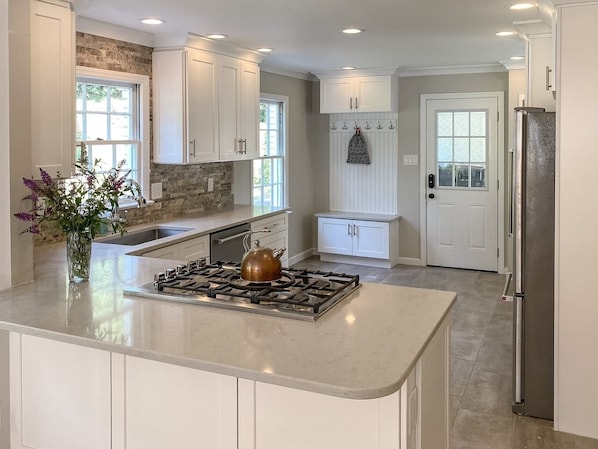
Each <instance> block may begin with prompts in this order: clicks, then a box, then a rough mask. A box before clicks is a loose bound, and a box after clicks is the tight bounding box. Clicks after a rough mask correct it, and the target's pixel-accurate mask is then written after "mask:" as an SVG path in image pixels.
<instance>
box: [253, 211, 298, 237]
mask: <svg viewBox="0 0 598 449" xmlns="http://www.w3.org/2000/svg"><path fill="white" fill-rule="evenodd" d="M288 220H289V215H288V214H287V213H286V212H285V213H284V214H278V215H274V216H272V217H268V218H263V219H261V220H257V221H254V222H252V223H251V229H252V230H253V231H258V230H260V229H269V230H270V231H272V232H279V231H282V230H285V229H288V228H289V221H288Z"/></svg>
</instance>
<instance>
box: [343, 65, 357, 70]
mask: <svg viewBox="0 0 598 449" xmlns="http://www.w3.org/2000/svg"><path fill="white" fill-rule="evenodd" d="M341 70H355V67H353V66H352V65H346V66H344V67H341Z"/></svg>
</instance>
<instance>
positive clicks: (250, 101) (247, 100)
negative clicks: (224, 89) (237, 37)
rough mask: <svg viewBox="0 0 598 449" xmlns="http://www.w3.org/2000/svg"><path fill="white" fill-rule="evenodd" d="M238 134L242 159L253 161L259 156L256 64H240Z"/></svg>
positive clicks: (258, 70)
mask: <svg viewBox="0 0 598 449" xmlns="http://www.w3.org/2000/svg"><path fill="white" fill-rule="evenodd" d="M240 75H241V98H240V101H239V103H240V105H239V106H240V111H239V120H240V132H239V136H240V138H241V139H243V143H242V150H243V154H241V155H239V156H241V158H243V159H255V158H257V157H258V156H259V146H258V124H259V108H260V69H259V67H258V66H257V64H250V63H248V62H243V63H242V64H241V72H240Z"/></svg>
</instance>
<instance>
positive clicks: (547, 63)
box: [526, 34, 556, 112]
mask: <svg viewBox="0 0 598 449" xmlns="http://www.w3.org/2000/svg"><path fill="white" fill-rule="evenodd" d="M527 52H528V54H527V56H528V58H527V101H526V106H534V107H538V108H544V109H546V110H547V111H551V112H553V111H555V110H556V96H555V94H554V90H555V87H554V86H555V84H556V83H555V79H554V74H555V72H554V70H555V67H554V42H553V40H552V36H550V35H544V34H543V35H537V36H534V35H532V36H529V39H528V41H527Z"/></svg>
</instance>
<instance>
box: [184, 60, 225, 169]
mask: <svg viewBox="0 0 598 449" xmlns="http://www.w3.org/2000/svg"><path fill="white" fill-rule="evenodd" d="M217 72H218V59H217V57H216V56H215V55H211V54H209V53H203V52H200V51H197V50H188V54H187V114H188V115H187V136H188V137H187V148H188V150H187V151H188V157H189V159H188V161H189V162H190V163H193V162H209V161H215V160H217V159H218V121H217V119H218V88H217V85H216V82H217Z"/></svg>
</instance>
